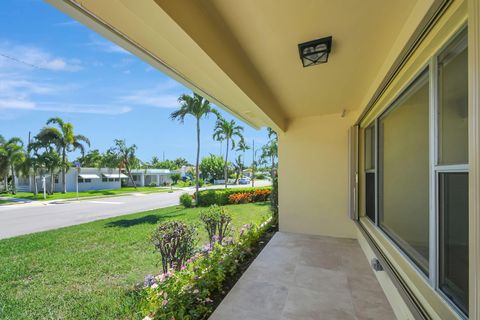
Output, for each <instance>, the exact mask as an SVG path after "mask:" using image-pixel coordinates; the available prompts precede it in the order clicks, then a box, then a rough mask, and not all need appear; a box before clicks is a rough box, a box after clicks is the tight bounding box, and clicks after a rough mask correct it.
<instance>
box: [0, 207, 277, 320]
mask: <svg viewBox="0 0 480 320" xmlns="http://www.w3.org/2000/svg"><path fill="white" fill-rule="evenodd" d="M228 209H229V212H230V214H231V216H232V225H233V226H234V227H235V228H241V227H242V226H244V225H245V224H250V223H253V224H258V223H260V222H261V221H263V220H264V219H265V217H266V216H268V215H269V214H270V208H269V204H268V203H255V204H245V205H231V206H228ZM202 210H203V208H191V209H185V208H182V207H180V206H175V207H169V208H163V209H158V210H151V211H147V212H142V213H136V214H131V215H125V216H121V217H116V218H110V219H106V220H99V221H95V222H90V223H86V224H82V225H77V226H72V227H67V228H62V229H57V230H52V231H46V232H41V233H36V234H31V235H25V236H20V237H15V238H11V239H4V240H0V265H1V266H2V268H1V269H0V318H1V319H136V318H140V319H141V318H143V316H144V315H145V314H144V313H143V312H142V309H141V303H140V302H141V297H142V296H141V295H140V294H139V292H138V290H136V288H137V284H138V283H139V282H141V281H142V280H143V278H144V276H145V275H148V274H158V273H159V272H160V270H161V263H160V257H159V254H158V253H157V252H155V250H154V247H153V245H152V243H151V241H150V240H149V236H150V235H151V234H152V232H153V231H154V230H155V228H156V226H157V225H158V224H159V223H162V222H166V221H171V220H180V221H183V222H185V223H188V224H192V225H193V224H198V223H200V212H201V211H202ZM198 231H199V234H198V237H199V244H202V243H204V242H206V241H208V236H207V233H206V231H205V230H203V229H202V228H199V230H198ZM212 300H214V301H215V302H217V301H218V298H217V297H213V298H212Z"/></svg>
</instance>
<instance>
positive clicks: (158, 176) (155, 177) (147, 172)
mask: <svg viewBox="0 0 480 320" xmlns="http://www.w3.org/2000/svg"><path fill="white" fill-rule="evenodd" d="M131 173H132V178H133V181H135V184H136V186H137V187H148V186H155V187H161V186H165V185H167V184H169V183H170V182H172V179H171V175H172V172H171V171H170V170H169V169H133V170H131ZM125 182H126V184H127V185H128V186H133V183H132V181H131V180H130V179H127V180H126V181H125Z"/></svg>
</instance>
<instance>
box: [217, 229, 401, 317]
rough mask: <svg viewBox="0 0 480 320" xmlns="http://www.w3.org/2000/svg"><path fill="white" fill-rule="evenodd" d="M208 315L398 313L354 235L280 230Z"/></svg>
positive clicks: (270, 315) (371, 315) (384, 314)
mask: <svg viewBox="0 0 480 320" xmlns="http://www.w3.org/2000/svg"><path fill="white" fill-rule="evenodd" d="M379 273H380V276H385V275H384V273H385V272H384V271H379ZM398 318H400V319H404V317H402V316H401V315H398ZM210 319H211V320H221V319H230V320H237V319H238V320H241V319H257V320H277V319H281V320H315V319H358V320H363V319H382V320H389V319H396V316H395V314H394V311H393V309H392V307H391V306H390V304H389V302H388V300H387V298H386V296H385V294H384V293H383V290H382V288H381V287H380V284H379V282H378V281H377V278H376V275H375V272H374V271H373V270H372V268H371V266H370V265H369V263H368V261H367V260H366V256H365V253H364V252H363V251H362V249H361V247H360V244H359V242H358V241H357V240H356V239H346V238H334V237H324V236H308V235H301V234H295V233H288V232H278V233H276V234H275V235H274V237H273V238H272V239H271V240H270V242H269V243H268V244H267V246H266V247H265V248H264V249H263V251H262V252H261V253H260V254H259V255H258V257H257V258H256V260H255V261H254V262H253V263H252V264H251V265H250V267H249V268H248V270H247V271H246V272H245V273H244V274H243V276H242V277H241V278H240V280H239V281H238V282H237V283H236V284H235V286H234V287H233V289H232V290H231V291H230V292H229V294H228V295H227V297H226V298H225V299H224V300H223V301H222V303H221V304H220V306H219V307H218V308H217V309H216V311H215V313H214V314H213V315H212V316H211V317H210Z"/></svg>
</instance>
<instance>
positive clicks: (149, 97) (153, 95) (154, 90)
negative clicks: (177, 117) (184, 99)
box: [119, 79, 183, 108]
mask: <svg viewBox="0 0 480 320" xmlns="http://www.w3.org/2000/svg"><path fill="white" fill-rule="evenodd" d="M180 90H183V87H182V86H181V85H180V84H179V83H178V82H176V81H174V80H171V79H168V80H167V81H165V82H162V83H161V84H159V85H156V86H152V87H150V88H148V89H141V90H136V91H132V92H131V93H130V94H128V95H125V96H122V97H120V98H119V101H121V102H124V103H128V104H134V105H142V106H150V107H157V108H177V107H178V97H179V93H178V92H179V91H180Z"/></svg>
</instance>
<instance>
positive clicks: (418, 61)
mask: <svg viewBox="0 0 480 320" xmlns="http://www.w3.org/2000/svg"><path fill="white" fill-rule="evenodd" d="M467 13H468V12H467V5H466V2H465V1H461V0H460V1H454V2H452V4H451V5H450V6H449V8H448V9H447V11H446V12H445V13H444V15H443V16H442V17H441V18H440V19H439V21H438V22H437V23H436V25H435V26H434V27H433V28H432V29H431V31H430V32H429V34H428V35H427V36H426V37H425V38H424V39H423V41H422V43H421V44H420V45H419V46H418V48H417V49H416V50H415V52H414V53H413V54H412V56H410V58H409V60H408V61H407V62H406V63H405V65H404V66H403V68H402V69H401V70H400V71H399V72H398V74H397V75H396V77H395V78H394V79H393V81H392V82H391V83H390V85H389V86H388V87H387V88H386V90H385V91H384V93H383V95H382V96H381V97H380V98H379V99H378V100H377V102H376V104H375V105H374V106H373V107H372V109H371V110H370V112H369V113H368V114H366V116H365V117H364V118H363V119H362V121H361V123H360V126H361V128H362V129H361V134H360V146H359V150H360V157H359V179H360V181H359V187H360V194H359V199H360V205H359V208H360V216H361V218H360V221H361V223H362V225H363V226H364V228H365V229H366V230H367V231H368V233H369V235H370V236H371V237H372V238H373V240H374V241H375V243H376V245H377V246H378V248H379V249H380V250H381V251H382V253H383V254H384V255H385V256H386V257H387V259H388V260H389V262H390V263H391V265H392V266H393V268H395V270H397V272H398V274H399V275H400V277H401V278H402V280H403V282H404V283H405V284H406V285H407V286H408V287H409V288H410V289H411V291H412V293H413V294H414V295H415V297H416V298H417V299H418V301H419V302H420V304H421V305H422V307H423V308H424V309H425V310H426V312H428V314H429V315H430V316H431V317H432V318H433V319H459V318H460V315H459V314H457V313H456V312H455V310H454V308H453V307H452V306H451V304H449V303H448V302H447V301H446V300H445V299H444V298H443V297H442V296H441V295H440V293H439V292H438V291H437V290H436V288H435V286H433V285H432V284H431V283H430V282H431V281H430V279H427V278H426V277H425V276H424V275H423V274H421V273H420V272H419V271H418V269H417V268H415V267H414V266H413V265H412V263H411V262H410V261H409V260H408V259H407V258H406V256H405V254H404V253H403V252H402V251H400V250H399V249H398V248H397V247H396V246H395V245H394V244H393V243H392V241H391V240H390V239H389V238H388V237H386V236H385V233H384V232H382V230H379V228H377V227H376V226H374V224H373V223H371V222H370V220H368V219H366V218H364V216H365V202H364V198H365V181H364V180H365V179H364V169H365V168H364V163H363V160H364V145H363V139H364V137H363V135H364V130H363V129H364V128H366V127H367V126H368V125H370V124H371V123H372V121H373V120H374V119H375V118H377V117H378V116H379V115H380V114H381V113H382V112H383V111H384V110H385V109H386V108H388V107H389V106H390V105H391V103H392V102H393V101H394V100H395V98H396V97H397V96H398V94H399V93H400V92H402V91H403V89H404V88H405V87H406V86H407V84H408V83H409V82H410V81H411V80H413V79H414V78H415V77H416V75H417V74H418V73H419V71H420V70H421V69H423V68H424V67H425V66H427V65H428V63H429V61H430V59H431V57H432V56H433V55H435V54H436V53H437V52H439V50H440V49H441V48H442V47H443V46H444V45H445V44H446V43H447V42H448V41H449V40H450V39H452V38H453V37H454V36H455V34H457V33H458V31H459V30H461V28H462V27H463V26H464V25H465V24H466V20H467ZM469 32H471V30H469ZM469 50H471V49H470V48H469ZM469 68H470V66H469ZM405 138H406V139H407V138H408V137H405ZM423 170H425V169H423ZM397 192H399V193H401V191H397ZM477 198H478V197H477ZM402 228H403V230H404V231H403V232H405V230H407V228H408V225H403V226H402ZM412 237H414V235H412ZM476 272H478V270H477V271H476ZM385 292H386V294H387V296H389V294H390V292H389V290H385ZM470 308H472V306H470ZM470 318H471V319H479V318H478V316H472V314H471V317H470Z"/></svg>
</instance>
